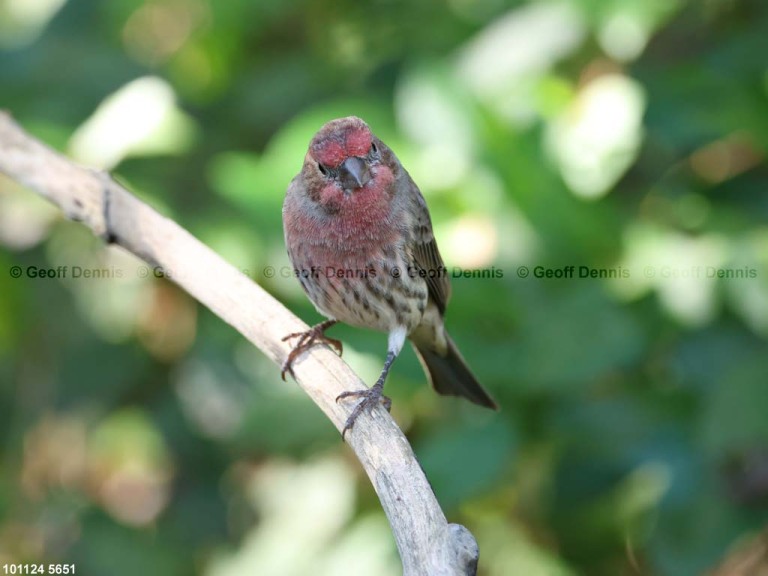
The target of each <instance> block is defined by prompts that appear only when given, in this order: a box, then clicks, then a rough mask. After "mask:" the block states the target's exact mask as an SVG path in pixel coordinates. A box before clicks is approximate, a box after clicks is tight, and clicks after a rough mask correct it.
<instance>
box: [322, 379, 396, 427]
mask: <svg viewBox="0 0 768 576" xmlns="http://www.w3.org/2000/svg"><path fill="white" fill-rule="evenodd" d="M383 391H384V381H383V380H382V379H379V380H378V381H377V382H376V384H374V385H373V386H372V387H371V388H369V389H367V390H353V391H350V392H342V393H341V394H339V395H338V396H336V402H338V401H339V400H344V399H345V398H360V402H358V403H357V406H355V408H354V410H352V413H351V414H350V415H349V417H348V418H347V421H346V422H345V423H344V429H343V430H342V431H341V437H342V439H344V436H345V435H346V433H347V430H351V429H352V426H354V425H355V422H356V421H357V418H358V417H359V416H360V414H362V413H363V412H370V411H371V410H373V409H374V408H375V407H376V406H378V404H379V403H381V404H383V405H384V408H386V409H387V412H389V409H390V408H391V407H392V400H390V399H389V398H387V397H386V396H384V394H383Z"/></svg>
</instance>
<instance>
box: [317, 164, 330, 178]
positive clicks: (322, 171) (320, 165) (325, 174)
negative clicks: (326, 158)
mask: <svg viewBox="0 0 768 576" xmlns="http://www.w3.org/2000/svg"><path fill="white" fill-rule="evenodd" d="M317 167H318V169H319V170H320V172H321V173H322V175H323V176H328V174H329V171H328V168H326V167H325V166H323V165H322V164H320V163H318V165H317Z"/></svg>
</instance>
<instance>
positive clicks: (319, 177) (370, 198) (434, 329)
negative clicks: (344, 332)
mask: <svg viewBox="0 0 768 576" xmlns="http://www.w3.org/2000/svg"><path fill="white" fill-rule="evenodd" d="M283 227H284V230H285V244H286V247H287V249H288V256H289V257H290V259H291V262H292V264H293V266H294V269H295V273H296V275H297V276H298V278H299V280H300V281H301V285H302V286H303V288H304V291H305V292H306V293H307V296H309V299H310V300H311V301H312V303H313V304H314V305H315V307H316V308H317V310H318V311H319V312H320V313H321V314H322V315H323V316H325V317H327V318H328V320H327V321H325V322H322V323H320V324H318V325H317V326H314V327H313V328H311V329H310V330H308V331H307V332H301V333H296V334H289V335H288V336H286V337H285V338H284V340H288V339H290V338H294V337H297V338H299V340H298V342H297V344H296V346H295V347H294V348H293V350H292V351H291V353H290V354H289V356H288V358H287V359H286V361H285V364H284V365H283V372H282V375H283V378H285V372H286V371H288V372H291V373H292V370H291V365H292V363H293V361H294V360H295V358H296V357H297V356H298V355H299V354H300V353H301V352H303V351H304V350H306V349H308V348H310V347H311V346H313V345H315V344H317V343H320V342H324V343H328V344H331V345H332V346H334V347H335V348H336V349H337V351H338V352H339V354H341V352H342V345H341V342H339V341H338V340H333V339H330V338H328V337H326V336H325V334H324V332H325V330H326V329H327V328H329V327H331V326H332V325H334V324H335V323H336V322H344V323H346V324H350V325H352V326H359V327H362V328H372V329H374V330H381V331H383V332H387V333H388V334H389V342H388V344H389V345H388V347H387V358H386V361H385V362H384V369H383V370H382V371H381V375H380V376H379V379H378V380H377V381H376V383H375V384H374V385H373V386H372V387H371V388H370V389H368V390H365V391H354V392H344V393H342V394H340V395H339V396H338V397H337V398H336V401H337V402H338V401H339V400H342V399H346V398H359V399H360V401H359V402H358V404H357V405H356V406H355V408H354V409H353V410H352V412H351V414H350V416H349V418H348V419H347V421H346V423H345V425H344V430H343V431H342V436H344V434H345V433H346V432H347V430H349V429H351V428H352V426H353V425H354V423H355V420H356V419H357V417H358V416H359V415H360V414H362V413H363V412H365V411H368V410H370V409H372V408H373V407H374V406H376V405H377V404H378V403H379V402H382V403H383V404H384V406H385V407H386V408H387V409H389V407H390V405H391V402H390V400H389V399H388V398H386V397H385V396H383V395H382V391H383V389H384V381H385V380H386V377H387V373H388V372H389V369H390V367H391V366H392V363H393V362H394V360H395V358H396V357H397V355H398V354H399V353H400V350H401V349H402V347H403V343H404V342H405V339H406V338H409V339H410V340H411V342H412V343H413V345H414V349H415V350H416V354H417V355H418V357H419V358H420V359H421V362H422V364H423V365H424V367H425V369H426V371H427V373H428V374H429V377H430V379H431V381H432V385H433V386H434V388H435V390H436V391H437V392H438V393H440V394H447V395H453V396H464V397H465V398H467V399H469V400H471V401H472V402H474V403H476V404H479V405H481V406H487V407H489V408H496V403H495V402H494V401H493V399H492V398H491V397H490V396H489V395H488V393H487V392H486V391H485V390H483V388H482V386H480V384H479V383H478V382H477V380H476V379H475V377H474V376H473V375H472V373H471V372H470V371H469V368H467V365H466V364H465V363H464V360H463V359H462V357H461V355H460V354H459V351H458V350H457V349H456V346H455V345H454V343H453V341H452V340H451V338H450V337H449V336H448V333H447V332H446V330H445V327H444V325H443V315H444V314H445V307H446V305H447V304H448V299H449V297H450V293H451V287H450V284H449V280H448V275H447V270H446V268H445V266H444V264H443V260H442V258H441V257H440V252H439V250H438V249H437V244H436V243H435V238H434V235H433V233H432V223H431V221H430V218H429V212H428V210H427V205H426V203H425V201H424V198H423V197H422V195H421V192H419V189H418V187H417V186H416V184H414V182H413V180H412V179H411V177H410V176H409V175H408V172H406V171H405V169H404V168H403V167H402V165H401V164H400V162H399V161H398V159H397V157H396V156H395V154H394V153H393V152H392V151H391V150H390V149H389V148H388V147H387V146H386V145H385V144H384V143H383V142H382V141H381V140H379V139H378V138H377V137H376V136H374V135H373V134H372V133H371V130H370V129H369V128H368V125H367V124H366V123H365V122H363V121H362V120H361V119H360V118H356V117H354V116H350V117H348V118H340V119H337V120H332V121H331V122H328V123H327V124H326V125H325V126H323V127H322V128H321V129H320V131H319V132H318V133H317V134H315V136H314V138H312V141H311V142H310V144H309V150H308V151H307V155H306V156H305V158H304V166H303V167H302V169H301V172H300V173H299V174H298V175H297V176H296V177H295V178H294V179H293V180H292V181H291V183H290V185H289V186H288V191H287V193H286V196H285V202H284V204H283Z"/></svg>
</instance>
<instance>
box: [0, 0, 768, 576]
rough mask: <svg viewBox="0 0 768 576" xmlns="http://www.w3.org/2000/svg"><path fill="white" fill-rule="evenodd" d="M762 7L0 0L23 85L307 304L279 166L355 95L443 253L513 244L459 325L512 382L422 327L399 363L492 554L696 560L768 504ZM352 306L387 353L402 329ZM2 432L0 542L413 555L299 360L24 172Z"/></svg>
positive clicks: (138, 557) (517, 560) (406, 412)
mask: <svg viewBox="0 0 768 576" xmlns="http://www.w3.org/2000/svg"><path fill="white" fill-rule="evenodd" d="M767 34H768V6H766V5H765V3H764V2H761V1H760V0H751V1H749V0H743V1H739V0H692V1H690V2H685V1H682V0H677V1H670V0H612V1H608V2H597V1H595V0H573V1H570V2H560V3H553V2H507V1H504V0H478V1H469V0H450V1H444V2H440V1H438V0H423V1H411V2H405V1H401V0H379V1H375V2H358V1H352V0H342V1H333V2H331V1H329V0H320V1H315V2H308V1H302V0H283V1H278V0H266V1H262V2H253V1H245V0H230V1H227V2H213V1H211V0H146V1H140V0H113V1H110V2H97V1H94V0H91V1H88V0H69V1H66V0H62V1H45V2H43V1H37V2H31V1H30V2H20V1H18V0H2V1H0V106H2V107H3V108H5V109H8V110H10V111H11V112H12V113H13V115H14V116H15V118H16V119H17V120H18V121H19V122H20V123H21V124H22V125H23V126H25V127H26V128H27V129H28V130H30V131H31V132H33V133H34V134H35V135H37V136H38V137H40V138H41V139H42V140H44V141H45V142H47V143H49V144H50V145H51V146H53V147H55V148H58V149H60V150H62V151H63V152H65V153H67V154H69V155H71V156H73V157H74V158H76V159H77V160H79V161H81V162H83V163H85V164H89V165H100V166H103V167H106V168H108V169H110V170H112V171H113V172H114V173H115V175H116V177H117V178H118V179H120V180H121V181H122V182H123V183H125V185H126V186H128V187H129V188H130V189H132V190H134V191H135V192H136V194H137V195H139V196H140V197H142V198H144V199H146V200H147V201H148V202H150V203H151V204H153V205H155V206H157V207H158V209H160V210H161V211H162V212H163V213H165V214H166V215H168V216H169V217H171V218H173V219H175V220H177V221H178V222H179V223H180V224H181V225H183V226H185V227H186V228H188V229H189V230H191V231H192V232H193V233H194V234H195V235H196V236H198V237H199V238H201V239H202V240H203V241H205V242H207V243H208V244H209V245H211V246H212V247H214V248H215V249H216V250H217V251H218V252H220V253H221V254H222V255H224V256H225V257H226V258H227V259H229V260H230V261H232V262H233V263H235V264H236V265H237V266H239V267H240V268H241V269H243V270H244V271H246V273H248V274H249V275H250V276H251V277H253V279H254V280H255V281H257V282H259V283H260V284H261V285H263V286H264V287H266V288H267V289H268V290H269V291H270V292H272V293H273V294H274V295H275V296H276V297H277V298H279V299H280V300H281V301H282V302H284V303H285V304H286V305H287V306H289V307H290V308H291V309H293V310H294V311H295V312H296V313H298V314H299V315H300V316H302V317H303V318H304V319H305V320H306V321H308V322H310V323H313V322H315V321H317V320H318V318H319V317H318V315H317V313H316V312H315V311H314V310H313V308H312V307H311V305H310V304H309V303H308V302H307V300H306V298H305V297H304V296H303V294H302V293H301V291H300V288H299V285H298V282H296V281H295V279H293V278H290V277H284V276H285V275H284V274H282V272H281V271H282V270H283V267H285V266H287V265H288V262H287V258H286V256H285V252H284V247H283V240H282V228H281V217H280V209H281V203H282V197H283V194H284V191H285V188H286V186H287V184H288V182H289V181H290V179H291V177H292V176H293V175H294V174H295V173H296V172H297V171H298V170H299V168H300V166H301V162H302V158H303V154H304V152H305V150H306V145H307V143H308V141H309V139H310V137H311V135H312V134H313V133H314V131H315V130H317V129H318V128H319V127H320V126H321V125H322V124H323V123H324V122H325V121H327V120H329V119H331V118H334V117H337V116H345V115H351V114H355V115H359V116H361V117H363V118H365V119H366V120H367V121H368V123H369V124H370V125H371V126H372V128H373V129H374V131H375V132H376V133H377V134H379V135H380V136H381V137H382V139H384V140H385V141H387V142H388V143H389V145H390V146H391V147H392V148H393V149H395V150H396V152H397V153H398V155H399V157H400V159H401V160H402V161H403V163H404V165H405V166H406V167H407V168H408V169H409V171H410V172H411V173H412V175H413V176H414V178H415V180H416V181H417V182H418V183H419V184H420V185H421V187H422V190H423V192H424V194H425V196H426V198H427V202H428V204H429V205H430V208H431V212H432V216H433V220H434V224H435V229H436V234H437V238H438V241H439V242H440V244H441V247H442V251H443V255H444V257H445V259H446V261H447V263H448V265H449V266H451V267H453V266H459V267H462V268H466V269H491V268H493V269H495V270H496V271H497V274H496V276H497V277H495V278H492V279H489V278H455V279H454V280H453V286H454V294H453V300H452V302H451V306H450V308H449V314H448V326H449V328H450V331H451V333H452V334H453V337H454V338H455V339H456V340H457V342H458V343H459V345H460V347H461V349H462V351H463V353H464V356H465V357H466V358H467V359H468V361H469V363H470V364H471V365H472V366H473V368H474V370H475V372H476V373H477V375H478V377H479V378H480V380H481V381H482V382H483V383H484V384H485V385H486V386H487V387H488V388H489V389H490V390H491V391H492V392H493V394H494V395H495V397H496V398H497V399H498V401H499V403H500V404H501V406H502V410H501V411H500V412H499V413H497V414H491V413H488V412H487V411H484V410H482V409H479V408H476V407H474V406H469V405H467V403H464V402H462V401H459V400H455V399H447V398H440V397H437V396H436V395H435V394H433V393H432V392H431V391H430V390H429V389H428V387H427V386H425V383H424V376H423V374H422V372H421V368H420V366H419V365H418V363H417V361H416V359H415V357H414V356H413V354H412V353H411V352H410V351H407V352H406V353H405V354H404V355H403V356H402V357H401V358H400V359H398V361H397V363H396V365H395V368H394V371H393V373H392V375H391V378H390V381H389V382H388V384H387V390H388V394H389V395H390V396H391V397H392V399H393V415H394V416H395V418H396V419H397V420H398V422H399V423H400V424H401V425H402V426H403V428H404V429H405V430H406V432H407V434H408V436H409V438H410V440H411V442H412V444H413V446H414V449H415V450H416V453H417V455H418V457H419V459H420V461H421V462H422V464H423V467H424V469H425V471H426V473H427V475H428V477H429V478H430V481H431V482H432V485H433V487H434V489H435V492H436V494H437V496H438V498H439V500H440V502H441V504H442V505H443V507H444V509H445V511H446V514H447V515H448V517H449V519H450V520H451V521H455V522H460V523H463V524H465V525H466V526H468V527H469V528H470V529H471V530H472V531H473V533H474V534H475V536H476V537H477V539H478V541H479V544H480V549H481V566H480V574H482V575H514V574H521V575H526V576H527V575H537V574H542V575H576V574H585V575H587V574H588V575H606V576H608V575H610V576H614V575H619V574H637V573H642V574H658V575H670V576H679V575H687V574H700V573H703V572H704V571H706V570H708V569H711V568H712V567H714V566H715V565H717V564H718V562H719V560H720V559H721V558H723V557H724V556H725V555H726V554H727V553H728V551H729V550H731V549H732V547H733V546H735V545H737V544H738V543H739V542H742V541H744V539H746V538H748V537H749V536H750V535H751V534H753V533H755V532H756V531H758V530H760V529H761V528H763V527H764V526H765V525H766V520H767V519H768V482H767V481H766V478H767V477H768V447H767V446H768V444H767V442H768V388H767V387H766V373H768V343H767V342H766V336H767V335H768V280H767V279H768V226H767V225H766V224H767V222H768V196H767V195H766V182H767V179H766V177H767V176H768V171H767V170H766V163H765V152H766V149H767V148H768V113H767V111H768V63H767V61H766V57H765V55H766V48H767V47H768V40H766V38H768V35H767ZM12 266H21V268H22V270H23V272H24V273H23V275H22V277H21V278H19V279H15V278H12V277H11V275H10V273H9V271H10V270H11V267H12ZM567 266H574V267H575V274H576V276H577V277H576V278H560V279H557V278H546V277H544V278H538V277H537V276H536V271H537V267H541V268H540V269H541V270H544V269H549V270H552V271H553V273H554V271H556V270H558V271H561V270H564V269H565V268H564V267H567ZM581 266H585V267H590V268H592V269H610V270H613V271H616V270H618V271H619V272H620V273H621V272H622V271H623V276H622V275H621V274H619V277H618V278H612V279H599V278H598V279H583V278H581V279H580V278H578V272H579V267H581ZM59 267H66V269H67V270H68V274H67V277H61V278H33V277H29V275H30V272H29V271H30V270H37V269H40V268H43V269H57V268H59ZM75 267H80V268H81V269H98V270H107V271H108V273H107V276H108V277H107V278H100V279H93V278H82V277H81V278H73V275H74V271H75ZM267 267H272V268H271V269H273V270H275V271H276V274H275V275H274V276H273V277H270V276H272V275H271V274H269V273H265V270H266V269H267ZM521 267H526V268H525V269H527V270H528V271H529V272H530V275H528V276H527V277H521V276H522V275H524V273H523V272H522V270H523V268H521ZM718 269H722V270H731V271H736V272H738V274H739V275H741V274H746V275H747V277H746V278H743V277H742V278H716V277H715V278H710V277H708V274H709V271H710V270H718ZM168 273H169V274H171V275H172V274H173V271H168ZM334 330H335V332H336V335H337V336H338V337H340V338H341V339H342V340H343V341H344V343H345V351H346V353H345V358H346V359H347V361H348V362H349V363H350V364H351V365H352V366H353V367H354V368H355V369H356V370H357V371H358V372H359V373H360V374H361V375H362V376H363V377H364V378H365V379H366V380H368V381H373V379H374V378H375V376H376V374H377V373H378V370H379V368H380V365H381V362H382V360H383V357H384V351H385V337H384V336H383V335H381V334H376V333H368V332H365V331H360V330H355V329H351V328H348V327H339V328H334ZM0 438H1V439H2V442H1V443H0V446H1V448H0V564H6V563H30V562H35V563H37V562H43V563H46V564H47V563H51V562H59V563H66V564H75V565H76V568H77V573H78V574H110V575H116V576H122V575H129V574H130V575H133V574H148V575H149V574H158V575H159V574H162V575H173V574H206V575H216V576H219V575H226V574H236V573H237V574H240V573H251V574H259V575H270V574H275V575H278V574H279V575H281V576H285V575H292V574H297V575H298V574H371V575H378V574H381V575H388V574H397V573H399V563H398V559H397V555H396V550H395V547H394V543H393V541H392V538H391V535H390V534H389V530H388V527H387V524H386V520H385V518H384V516H383V513H382V512H381V510H380V507H379V504H378V502H377V500H376V497H375V494H374V493H373V491H372V489H371V487H370V485H369V483H368V480H367V479H366V478H365V476H364V475H363V474H362V473H361V470H360V469H359V467H358V466H357V464H356V462H355V461H354V459H353V458H352V456H351V454H350V452H349V451H348V450H347V448H346V447H345V445H344V444H343V443H342V442H341V440H340V438H339V435H338V434H337V432H336V431H335V430H334V429H333V428H332V426H331V425H330V424H329V423H328V422H327V421H325V419H324V418H323V417H322V415H321V414H320V412H319V411H318V410H317V409H316V408H315V407H314V406H313V405H312V404H311V403H310V402H309V401H308V400H307V399H306V398H305V397H304V396H303V395H302V394H301V393H300V392H299V391H298V389H297V387H296V386H295V385H294V384H293V383H292V382H288V383H283V382H281V381H280V377H279V369H278V368H277V367H276V366H273V365H271V364H270V363H268V362H267V361H266V360H265V359H264V358H263V357H262V356H261V355H260V354H259V353H258V352H257V351H255V350H253V349H251V347H250V346H249V345H247V344H246V343H245V342H244V341H243V339H242V338H240V337H239V336H238V335H237V334H235V333H234V332H233V331H232V330H231V329H230V328H229V327H228V326H226V325H224V324H223V323H221V322H220V321H219V320H218V319H217V318H215V317H214V316H212V315H211V314H210V313H209V312H207V311H206V310H204V309H201V308H200V307H199V306H198V305H197V304H196V303H195V302H193V301H191V300H190V299H189V297H187V296H186V295H185V294H183V293H182V292H181V291H180V290H178V289H177V288H176V287H175V286H174V285H173V284H172V283H171V282H169V281H168V280H167V279H163V278H156V277H155V274H154V273H153V271H152V270H148V269H147V268H145V267H144V266H143V264H142V263H141V262H139V261H137V260H136V259H134V258H133V257H131V256H130V255H126V254H124V253H123V252H122V251H121V250H120V249H116V248H106V247H104V246H103V245H102V243H101V242H100V241H99V240H97V239H94V238H92V237H91V235H90V233H89V232H88V231H87V230H85V229H83V228H82V227H81V226H79V225H77V224H75V223H72V222H68V221H66V220H64V219H62V217H61V216H60V215H59V214H58V213H57V212H56V210H54V209H53V208H51V207H49V206H47V205H46V204H45V203H44V202H43V201H42V200H39V199H38V198H36V197H35V196H34V195H33V194H31V193H30V192H28V191H25V190H23V189H20V188H19V187H18V186H16V185H15V184H13V183H12V182H10V181H8V180H5V179H1V180H0Z"/></svg>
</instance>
